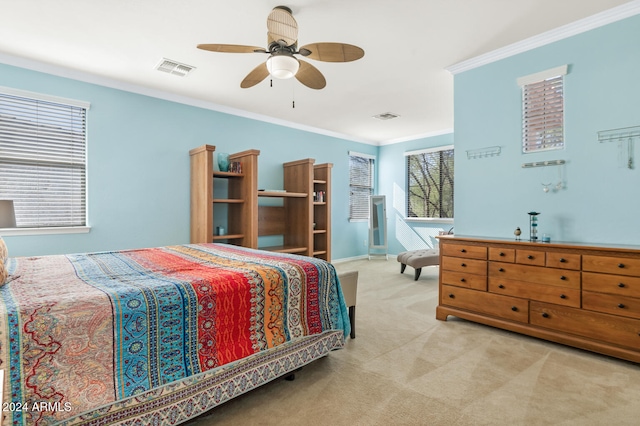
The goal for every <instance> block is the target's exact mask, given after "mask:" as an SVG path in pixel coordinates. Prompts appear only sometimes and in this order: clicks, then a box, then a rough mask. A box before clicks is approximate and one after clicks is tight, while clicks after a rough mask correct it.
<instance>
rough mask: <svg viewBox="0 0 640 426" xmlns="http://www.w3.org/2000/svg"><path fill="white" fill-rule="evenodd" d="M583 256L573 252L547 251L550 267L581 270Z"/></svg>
mask: <svg viewBox="0 0 640 426" xmlns="http://www.w3.org/2000/svg"><path fill="white" fill-rule="evenodd" d="M580 261H581V256H580V255H579V254H573V253H555V252H547V266H548V267H550V268H563V269H573V270H576V271H579V270H580V266H581V265H580Z"/></svg>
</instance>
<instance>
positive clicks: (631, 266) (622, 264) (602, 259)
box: [582, 255, 640, 277]
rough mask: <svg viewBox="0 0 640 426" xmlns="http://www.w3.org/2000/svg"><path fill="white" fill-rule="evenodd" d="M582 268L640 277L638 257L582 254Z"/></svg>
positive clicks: (639, 260)
mask: <svg viewBox="0 0 640 426" xmlns="http://www.w3.org/2000/svg"><path fill="white" fill-rule="evenodd" d="M582 270H583V271H592V272H604V273H608V274H617V275H632V276H636V277H640V259H632V258H628V257H609V256H591V255H584V256H582Z"/></svg>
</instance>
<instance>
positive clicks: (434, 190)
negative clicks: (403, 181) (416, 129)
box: [407, 149, 454, 219]
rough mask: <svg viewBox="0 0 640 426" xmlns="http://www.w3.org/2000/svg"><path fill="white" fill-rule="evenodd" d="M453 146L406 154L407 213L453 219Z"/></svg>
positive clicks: (408, 214)
mask: <svg viewBox="0 0 640 426" xmlns="http://www.w3.org/2000/svg"><path fill="white" fill-rule="evenodd" d="M453 154H454V151H453V149H441V150H436V151H433V150H429V151H423V152H420V153H417V154H410V155H407V216H408V217H420V218H447V219H453V190H454V180H453V178H454V174H453V172H454V169H453V166H454V161H453V159H454V155H453Z"/></svg>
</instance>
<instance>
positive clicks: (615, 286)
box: [436, 236, 640, 362]
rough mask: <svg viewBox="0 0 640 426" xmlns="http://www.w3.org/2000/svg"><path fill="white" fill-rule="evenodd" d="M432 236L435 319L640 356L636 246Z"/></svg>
mask: <svg viewBox="0 0 640 426" xmlns="http://www.w3.org/2000/svg"><path fill="white" fill-rule="evenodd" d="M439 238H440V296H439V305H438V307H437V309H436V318H437V319H439V320H446V319H447V317H448V316H449V315H454V316H456V317H459V318H464V319H466V320H470V321H475V322H478V323H482V324H487V325H490V326H494V327H498V328H503V329H506V330H511V331H515V332H518V333H522V334H527V335H529V336H534V337H538V338H542V339H547V340H551V341H554V342H558V343H562V344H565V345H570V346H575V347H578V348H582V349H586V350H590V351H594V352H599V353H602V354H606V355H610V356H614V357H618V358H622V359H626V360H629V361H633V362H640V246H628V247H622V246H612V245H588V244H572V243H541V242H536V243H531V242H528V241H513V240H500V239H488V238H479V237H478V238H476V237H461V236H441V237H439Z"/></svg>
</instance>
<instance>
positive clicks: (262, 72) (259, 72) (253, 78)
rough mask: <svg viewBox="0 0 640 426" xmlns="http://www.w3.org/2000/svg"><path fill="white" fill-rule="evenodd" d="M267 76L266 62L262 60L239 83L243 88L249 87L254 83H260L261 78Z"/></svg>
mask: <svg viewBox="0 0 640 426" xmlns="http://www.w3.org/2000/svg"><path fill="white" fill-rule="evenodd" d="M268 76H269V70H268V69H267V63H266V62H263V63H261V64H260V65H258V66H257V67H255V68H254V69H253V70H252V71H251V72H250V73H249V74H247V76H246V77H245V78H244V80H242V83H240V87H242V88H243V89H248V88H249V87H253V86H255V85H256V84H258V83H260V82H261V81H262V80H264V79H265V78H267V77H268Z"/></svg>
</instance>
